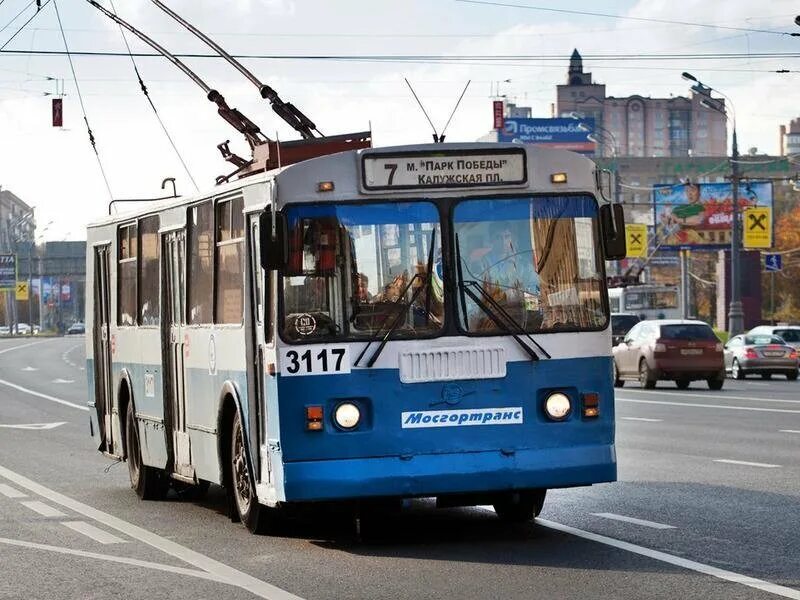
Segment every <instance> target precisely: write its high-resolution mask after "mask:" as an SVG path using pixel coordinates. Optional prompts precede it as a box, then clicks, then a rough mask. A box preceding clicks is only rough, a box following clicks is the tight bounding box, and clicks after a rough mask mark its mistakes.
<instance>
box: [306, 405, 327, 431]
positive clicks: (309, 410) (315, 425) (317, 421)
mask: <svg viewBox="0 0 800 600" xmlns="http://www.w3.org/2000/svg"><path fill="white" fill-rule="evenodd" d="M322 417H323V413H322V407H321V406H306V429H307V430H308V431H322Z"/></svg>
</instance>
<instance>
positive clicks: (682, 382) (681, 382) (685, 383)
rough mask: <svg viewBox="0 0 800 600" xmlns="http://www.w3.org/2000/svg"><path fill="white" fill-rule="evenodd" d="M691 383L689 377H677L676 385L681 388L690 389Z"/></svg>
mask: <svg viewBox="0 0 800 600" xmlns="http://www.w3.org/2000/svg"><path fill="white" fill-rule="evenodd" d="M690 383H691V381H689V380H688V379H676V380H675V385H676V386H678V389H679V390H685V389H688V388H689V384H690Z"/></svg>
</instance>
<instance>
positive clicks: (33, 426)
mask: <svg viewBox="0 0 800 600" xmlns="http://www.w3.org/2000/svg"><path fill="white" fill-rule="evenodd" d="M66 424H67V422H66V421H59V422H58V423H24V424H22V423H20V424H18V425H0V428H3V429H55V428H56V427H59V426H61V425H66Z"/></svg>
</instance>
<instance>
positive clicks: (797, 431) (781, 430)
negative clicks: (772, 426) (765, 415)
mask: <svg viewBox="0 0 800 600" xmlns="http://www.w3.org/2000/svg"><path fill="white" fill-rule="evenodd" d="M778 431H780V432H781V433H800V429H778Z"/></svg>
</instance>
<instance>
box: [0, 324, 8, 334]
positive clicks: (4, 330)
mask: <svg viewBox="0 0 800 600" xmlns="http://www.w3.org/2000/svg"><path fill="white" fill-rule="evenodd" d="M9 333H10V330H9V328H8V325H0V335H8V334H9Z"/></svg>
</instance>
